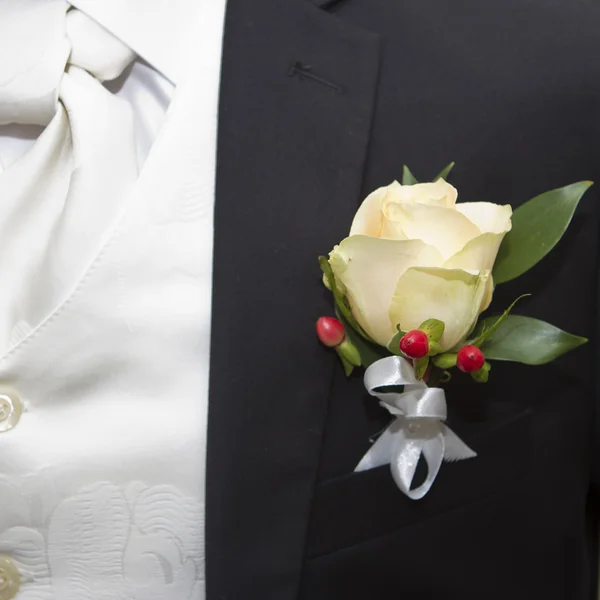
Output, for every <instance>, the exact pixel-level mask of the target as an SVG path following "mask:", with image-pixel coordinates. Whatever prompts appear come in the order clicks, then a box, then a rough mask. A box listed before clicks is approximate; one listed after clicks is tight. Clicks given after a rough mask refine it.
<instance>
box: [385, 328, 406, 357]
mask: <svg viewBox="0 0 600 600" xmlns="http://www.w3.org/2000/svg"><path fill="white" fill-rule="evenodd" d="M405 335H406V331H402V330H400V329H398V331H397V332H396V333H395V334H394V337H393V338H392V341H391V342H390V343H389V344H388V347H387V349H388V350H389V351H390V352H391V353H392V354H395V355H396V356H402V352H400V340H401V339H402V338H403V337H404V336H405Z"/></svg>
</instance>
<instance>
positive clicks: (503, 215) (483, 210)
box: [456, 202, 512, 233]
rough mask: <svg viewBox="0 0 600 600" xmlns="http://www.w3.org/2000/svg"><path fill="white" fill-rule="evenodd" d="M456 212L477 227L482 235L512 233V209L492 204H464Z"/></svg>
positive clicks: (507, 205)
mask: <svg viewBox="0 0 600 600" xmlns="http://www.w3.org/2000/svg"><path fill="white" fill-rule="evenodd" d="M456 210H457V211H458V212H460V213H461V214H463V215H464V216H465V217H467V219H469V221H471V223H473V224H474V225H476V226H477V228H478V229H479V231H481V233H507V232H508V231H510V229H511V227H512V224H511V220H510V218H511V216H512V208H511V206H510V205H509V204H505V205H503V206H500V205H499V204H492V203H491V202H463V203H461V204H457V205H456Z"/></svg>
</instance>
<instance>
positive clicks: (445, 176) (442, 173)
mask: <svg viewBox="0 0 600 600" xmlns="http://www.w3.org/2000/svg"><path fill="white" fill-rule="evenodd" d="M455 164H456V163H454V162H451V163H450V164H449V165H446V166H445V167H444V168H443V169H442V170H441V171H440V172H439V173H438V174H437V175H436V176H435V179H434V180H433V181H434V182H435V181H437V180H438V179H448V175H450V171H452V169H453V168H454V165H455Z"/></svg>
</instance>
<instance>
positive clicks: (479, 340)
mask: <svg viewBox="0 0 600 600" xmlns="http://www.w3.org/2000/svg"><path fill="white" fill-rule="evenodd" d="M527 296H531V294H522V295H521V296H519V297H518V298H517V299H516V300H515V301H514V302H513V303H512V304H511V305H510V306H509V307H508V308H507V309H506V310H505V311H504V312H503V313H502V314H501V315H500V316H499V317H491V318H487V319H485V320H484V321H483V322H482V323H481V326H478V327H477V329H476V330H475V331H476V332H478V335H477V337H476V338H475V339H474V340H472V341H471V342H469V343H470V344H471V345H472V346H477V347H478V348H479V347H480V346H481V344H483V343H484V342H485V341H486V340H488V339H489V338H491V337H492V335H494V332H495V331H496V330H497V329H498V327H500V325H502V322H503V321H504V320H505V319H506V318H507V317H508V315H509V314H510V311H511V310H512V309H513V308H514V307H515V304H516V303H517V302H518V301H519V300H521V299H522V298H525V297H527Z"/></svg>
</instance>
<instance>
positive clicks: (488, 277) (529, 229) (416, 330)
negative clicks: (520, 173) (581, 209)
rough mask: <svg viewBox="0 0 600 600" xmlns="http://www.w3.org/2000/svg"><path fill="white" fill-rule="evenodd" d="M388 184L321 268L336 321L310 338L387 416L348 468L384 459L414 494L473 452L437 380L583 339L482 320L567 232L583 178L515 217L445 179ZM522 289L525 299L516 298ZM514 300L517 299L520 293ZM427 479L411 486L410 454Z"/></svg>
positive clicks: (527, 320)
mask: <svg viewBox="0 0 600 600" xmlns="http://www.w3.org/2000/svg"><path fill="white" fill-rule="evenodd" d="M452 166H453V165H449V166H448V167H446V169H444V170H443V171H442V173H440V174H439V175H438V176H437V177H436V178H435V179H434V181H433V182H431V183H418V182H417V181H416V180H415V178H414V177H413V175H412V174H411V173H410V171H409V170H408V168H406V167H405V168H404V173H403V180H402V184H400V183H398V182H397V181H395V182H393V183H392V184H391V185H389V186H387V187H383V188H380V189H378V190H375V191H374V192H373V193H372V194H370V195H369V196H368V197H367V198H366V199H365V200H364V201H363V203H362V204H361V206H360V208H359V209H358V212H357V213H356V215H355V217H354V220H353V222H352V226H351V228H350V234H349V236H348V237H347V238H345V239H344V240H342V241H341V242H340V243H339V244H338V245H337V246H335V247H334V248H333V250H332V251H331V252H330V254H329V257H324V256H321V257H320V258H319V263H320V266H321V270H322V271H323V281H324V283H325V285H326V286H327V288H328V289H329V290H330V291H331V292H332V294H333V298H334V303H335V312H336V317H337V318H334V317H321V318H320V319H319V320H318V321H317V334H318V336H319V339H320V340H321V342H323V343H324V344H325V345H326V346H329V347H331V348H335V350H336V351H337V353H338V355H339V357H340V360H341V363H342V366H343V368H344V370H345V372H346V374H347V375H350V374H351V373H352V371H353V370H354V369H355V368H357V367H364V368H366V371H365V374H364V383H365V387H366V388H367V390H368V392H369V394H371V395H372V396H375V397H376V398H378V399H379V401H380V403H381V405H382V406H383V407H385V408H386V409H387V410H388V411H389V412H390V413H391V414H392V415H393V416H394V420H393V421H392V422H391V424H390V425H389V427H388V428H387V429H386V430H385V431H384V432H383V433H382V434H381V436H380V437H379V438H378V439H377V441H376V442H375V443H374V444H373V446H372V447H371V449H370V450H369V452H367V454H366V455H365V456H364V458H363V459H362V460H361V461H360V463H359V464H358V466H357V468H356V470H357V471H360V470H367V469H371V468H374V467H377V466H380V465H383V464H387V463H389V464H390V465H391V472H392V476H393V477H394V480H395V482H396V484H397V485H398V487H399V488H400V489H401V490H402V491H403V492H404V493H405V494H406V495H407V496H408V497H409V498H411V499H419V498H422V497H423V496H424V495H425V494H427V492H428V491H429V489H430V488H431V485H432V484H433V482H434V480H435V478H436V475H437V473H438V471H439V469H440V466H441V465H442V462H443V461H444V460H448V461H453V460H463V459H467V458H474V457H476V456H477V455H476V452H475V451H474V450H473V449H471V448H469V447H468V446H467V445H466V444H465V443H464V442H463V441H462V440H461V439H460V438H459V437H458V436H457V435H456V434H455V433H454V432H453V431H452V430H451V429H450V428H449V427H448V426H447V425H445V420H446V397H445V392H444V390H443V388H442V387H441V386H443V384H444V383H446V382H448V381H449V380H450V378H451V377H452V376H453V373H455V372H457V373H459V374H460V375H461V376H469V377H471V378H472V379H473V380H474V381H475V382H476V383H487V382H488V380H489V379H490V377H491V375H492V373H491V369H492V363H493V361H494V360H504V361H516V362H521V363H525V364H528V365H540V364H544V363H547V362H550V361H552V360H554V359H555V358H557V357H559V356H561V355H562V354H564V353H565V352H568V351H569V350H573V349H574V348H577V347H578V346H580V345H581V344H584V343H585V342H586V341H587V340H586V339H585V338H582V337H579V336H576V335H572V334H570V333H567V332H565V331H562V330H560V329H558V328H557V327H554V326H553V325H551V324H549V323H546V322H544V321H540V320H537V319H535V318H532V317H529V316H518V315H515V314H514V313H513V309H514V308H515V305H516V304H517V303H518V301H519V300H520V298H517V299H516V300H515V301H514V302H513V303H512V304H511V305H510V306H508V307H507V308H506V310H505V311H504V312H503V313H502V314H501V315H497V316H482V313H484V311H485V310H486V309H487V308H488V306H489V304H490V302H491V300H492V295H493V293H494V286H496V285H499V284H501V283H504V282H506V281H509V280H511V279H515V278H516V277H519V276H520V275H522V274H523V273H525V272H526V271H528V270H529V269H530V268H531V267H533V266H534V265H535V264H536V263H537V262H539V261H540V260H541V259H542V258H543V257H544V256H545V255H546V254H548V252H550V251H551V250H552V248H553V247H554V246H555V245H556V244H557V242H558V241H559V240H560V238H561V237H562V235H563V234H564V232H565V231H566V229H567V227H568V225H569V223H570V221H571V218H572V216H573V213H574V212H575V209H576V208H577V205H578V203H579V200H580V199H581V197H582V196H583V194H584V193H585V191H586V190H587V189H588V188H589V187H590V185H591V182H580V183H575V184H573V185H569V186H567V187H564V188H561V189H557V190H553V191H550V192H546V193H544V194H541V195H540V196H537V197H535V198H533V199H532V200H530V201H529V202H527V203H525V204H523V205H522V206H520V207H519V208H518V209H516V210H515V211H514V212H513V210H512V208H511V206H509V205H503V206H500V205H497V204H492V203H489V202H457V197H458V193H457V191H456V189H455V188H454V187H453V186H452V185H450V184H449V183H447V181H446V178H447V176H448V174H449V172H450V170H451V168H452ZM525 295H527V294H525ZM521 298H522V296H521ZM420 458H423V459H424V460H425V461H426V463H427V467H428V474H427V477H426V479H425V481H424V482H423V483H422V484H421V485H419V486H418V487H416V488H412V487H411V484H412V480H413V476H414V473H415V470H416V466H417V463H418V462H419V459H420Z"/></svg>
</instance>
